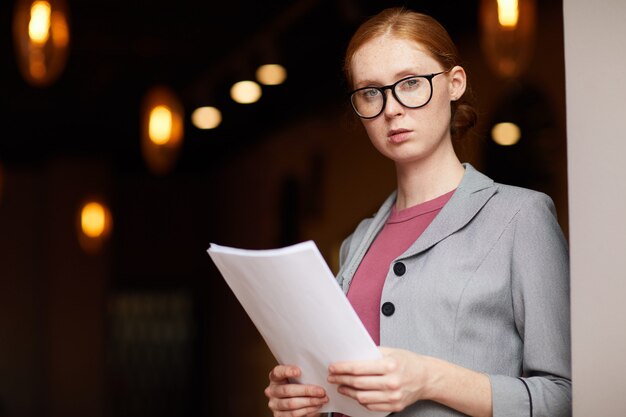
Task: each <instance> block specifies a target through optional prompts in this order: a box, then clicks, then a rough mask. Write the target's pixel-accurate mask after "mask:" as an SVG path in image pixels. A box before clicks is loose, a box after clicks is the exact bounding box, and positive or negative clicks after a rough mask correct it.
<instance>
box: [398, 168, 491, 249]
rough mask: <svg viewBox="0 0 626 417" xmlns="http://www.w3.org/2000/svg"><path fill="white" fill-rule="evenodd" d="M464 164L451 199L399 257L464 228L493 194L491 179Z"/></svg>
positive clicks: (425, 247) (433, 243)
mask: <svg viewBox="0 0 626 417" xmlns="http://www.w3.org/2000/svg"><path fill="white" fill-rule="evenodd" d="M464 166H465V175H464V176H463V179H462V180H461V184H459V187H458V188H457V190H456V192H455V193H454V194H453V195H452V198H450V201H448V203H447V204H446V205H445V206H444V207H443V208H442V209H441V211H440V212H439V214H438V215H437V217H435V218H434V219H433V221H432V223H431V224H430V225H429V226H428V227H427V228H426V230H424V233H422V235H421V236H420V237H419V239H417V240H416V241H415V243H413V244H412V245H411V246H410V247H409V249H407V250H406V251H405V252H404V253H403V254H402V255H401V256H400V257H399V258H398V259H402V258H407V257H409V256H413V255H416V254H418V253H420V252H423V251H425V250H427V249H429V248H431V247H432V246H434V245H436V244H437V243H439V242H440V241H441V240H443V239H445V238H446V237H448V236H450V235H451V234H453V233H454V232H456V231H457V230H459V229H461V228H463V227H464V226H465V225H466V224H467V223H469V222H470V221H471V220H472V219H473V218H474V216H475V215H476V214H477V213H478V212H479V211H480V209H481V208H483V206H484V205H485V204H486V203H487V201H489V199H490V198H491V197H492V196H493V195H494V194H495V193H496V191H497V188H498V187H497V186H496V185H495V184H494V182H493V180H492V179H491V178H489V177H487V176H485V175H483V174H481V173H480V172H478V171H476V169H475V168H474V167H472V166H471V165H470V164H464Z"/></svg>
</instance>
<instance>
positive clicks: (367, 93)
mask: <svg viewBox="0 0 626 417" xmlns="http://www.w3.org/2000/svg"><path fill="white" fill-rule="evenodd" d="M378 94H379V91H378V90H377V89H375V88H369V89H367V90H363V91H361V95H362V96H363V97H364V98H366V99H372V98H376V97H377V96H378Z"/></svg>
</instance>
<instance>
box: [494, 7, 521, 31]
mask: <svg viewBox="0 0 626 417" xmlns="http://www.w3.org/2000/svg"><path fill="white" fill-rule="evenodd" d="M518 20H519V4H518V0H498V22H500V25H501V26H502V27H504V28H510V29H515V27H516V26H517V22H518Z"/></svg>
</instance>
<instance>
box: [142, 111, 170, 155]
mask: <svg viewBox="0 0 626 417" xmlns="http://www.w3.org/2000/svg"><path fill="white" fill-rule="evenodd" d="M148 135H149V136H150V140H151V141H152V142H154V143H155V144H157V145H164V144H166V143H167V142H169V141H170V138H171V137H172V111H171V110H170V109H169V107H167V106H163V105H160V106H156V107H154V108H153V109H152V111H150V121H149V126H148Z"/></svg>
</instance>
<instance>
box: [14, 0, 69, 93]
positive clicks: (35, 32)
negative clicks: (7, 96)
mask: <svg viewBox="0 0 626 417" xmlns="http://www.w3.org/2000/svg"><path fill="white" fill-rule="evenodd" d="M13 40H14V43H15V51H16V55H17V62H18V67H19V69H20V72H21V74H22V77H23V78H24V79H25V80H26V81H27V82H28V83H29V84H31V85H34V86H37V87H45V86H48V85H50V84H52V83H53V82H54V81H55V80H56V79H57V78H58V77H59V75H61V73H62V72H63V69H64V68H65V63H66V61H67V55H68V50H69V43H70V31H69V23H68V11H67V6H66V3H65V1H64V0H18V1H17V3H16V5H15V11H14V14H13Z"/></svg>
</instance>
